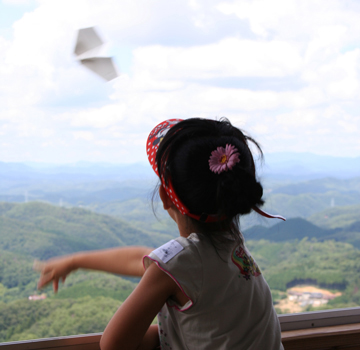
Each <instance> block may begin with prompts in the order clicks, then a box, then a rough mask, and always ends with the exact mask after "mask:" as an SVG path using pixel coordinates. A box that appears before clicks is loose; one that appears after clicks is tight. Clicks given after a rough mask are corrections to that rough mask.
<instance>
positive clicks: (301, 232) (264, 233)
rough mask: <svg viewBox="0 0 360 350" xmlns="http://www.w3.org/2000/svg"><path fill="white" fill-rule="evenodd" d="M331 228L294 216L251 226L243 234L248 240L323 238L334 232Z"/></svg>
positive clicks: (277, 240) (275, 240) (280, 240)
mask: <svg viewBox="0 0 360 350" xmlns="http://www.w3.org/2000/svg"><path fill="white" fill-rule="evenodd" d="M335 232H336V231H335V230H333V229H323V228H321V227H318V226H316V225H314V224H312V223H311V222H309V221H307V220H305V219H301V218H294V219H288V220H287V221H285V222H279V223H278V224H276V225H274V226H271V227H268V228H267V227H264V226H253V227H251V228H249V229H248V230H246V231H245V233H244V236H245V238H246V239H248V240H260V239H266V240H269V241H273V242H282V241H291V240H295V239H298V240H301V239H303V238H305V237H308V238H317V239H319V240H320V239H323V238H325V237H327V236H330V235H332V234H334V233H335Z"/></svg>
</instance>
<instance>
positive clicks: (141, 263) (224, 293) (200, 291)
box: [39, 119, 283, 350]
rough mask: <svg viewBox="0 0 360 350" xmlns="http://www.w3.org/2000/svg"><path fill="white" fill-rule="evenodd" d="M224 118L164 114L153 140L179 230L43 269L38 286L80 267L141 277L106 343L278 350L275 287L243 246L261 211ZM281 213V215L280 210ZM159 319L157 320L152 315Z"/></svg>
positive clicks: (244, 143) (248, 161)
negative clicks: (249, 218) (249, 223)
mask: <svg viewBox="0 0 360 350" xmlns="http://www.w3.org/2000/svg"><path fill="white" fill-rule="evenodd" d="M249 142H252V143H253V144H254V145H255V146H256V147H257V148H258V149H259V151H260V152H261V150H260V148H259V146H258V144H257V143H256V142H255V141H254V140H253V139H251V138H250V137H248V136H246V135H245V134H244V133H243V132H242V131H240V130H239V129H237V128H235V127H234V126H232V125H231V123H230V122H229V121H227V120H220V121H214V120H207V119H187V120H183V121H182V120H178V119H172V120H167V121H164V122H162V123H160V124H159V125H157V126H156V127H155V128H154V129H153V130H152V132H151V133H150V135H149V137H148V140H147V147H146V148H147V155H148V159H149V162H150V164H151V166H152V167H153V169H154V171H155V172H156V174H157V175H158V176H159V179H160V185H159V194H160V198H161V201H162V203H163V207H164V209H165V210H167V212H168V214H169V215H170V217H171V218H172V219H173V220H174V221H175V222H176V224H177V226H178V229H179V237H178V238H176V239H174V240H172V241H170V242H168V243H166V244H164V245H163V246H161V247H160V248H157V249H155V250H152V249H150V248H145V247H124V248H115V249H110V250H100V251H94V252H84V253H78V254H74V255H70V256H66V257H62V258H57V259H52V260H49V261H48V262H45V263H42V264H41V266H40V270H41V277H40V280H39V287H40V288H41V287H42V286H44V285H46V284H48V283H50V282H51V281H52V282H53V285H54V289H55V291H56V290H57V288H58V281H59V279H64V278H65V277H66V275H67V274H69V273H70V272H71V271H74V270H76V269H78V268H86V269H95V270H101V271H107V272H112V273H117V274H123V275H131V276H142V279H141V281H140V282H139V284H138V286H137V287H136V288H135V290H134V291H133V293H132V294H131V295H130V296H129V297H128V298H127V299H126V301H125V302H124V303H123V304H122V305H121V307H120V308H119V309H118V311H117V312H116V313H115V315H114V316H113V318H112V319H111V320H110V322H109V324H108V326H107V327H106V329H105V331H104V333H103V336H102V338H101V341H100V347H101V349H102V350H107V349H149V350H150V349H155V348H157V347H159V346H160V347H161V349H164V350H167V349H172V350H183V349H189V350H190V349H196V350H199V349H200V350H201V349H219V350H235V349H236V350H240V349H244V350H245V349H254V350H255V349H256V350H259V349H266V350H281V349H283V347H282V344H281V333H280V326H279V321H278V318H277V315H276V312H275V310H274V308H273V305H272V299H271V293H270V290H269V287H268V285H267V283H266V281H265V280H264V278H263V276H262V274H261V271H260V269H259V267H258V266H257V264H256V262H255V261H254V259H253V258H252V257H251V255H250V253H249V252H248V250H247V249H246V247H245V244H244V240H243V237H242V235H241V233H240V229H239V219H240V217H241V215H245V214H248V213H250V212H251V211H252V210H255V211H257V212H258V213H260V214H261V215H264V216H267V217H274V216H272V215H270V214H267V213H265V212H263V211H262V210H261V209H259V207H260V206H261V205H263V203H264V201H263V200H262V194H263V189H262V186H261V184H260V183H259V182H258V181H257V178H256V170H255V164H254V159H253V156H252V153H251V151H250V148H249V144H248V143H249ZM278 218H281V217H278ZM155 316H157V317H158V325H157V326H155V325H151V322H152V320H153V319H154V317H155Z"/></svg>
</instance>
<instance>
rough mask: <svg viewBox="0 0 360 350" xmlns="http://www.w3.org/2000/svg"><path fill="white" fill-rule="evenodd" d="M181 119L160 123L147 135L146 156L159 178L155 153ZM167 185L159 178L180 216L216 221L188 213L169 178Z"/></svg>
mask: <svg viewBox="0 0 360 350" xmlns="http://www.w3.org/2000/svg"><path fill="white" fill-rule="evenodd" d="M181 121H182V119H169V120H165V121H163V122H162V123H160V124H158V125H157V126H155V128H154V129H153V130H152V131H151V133H150V134H149V137H148V139H147V142H146V154H147V157H148V159H149V162H150V165H151V167H152V168H153V170H154V171H155V173H156V174H157V175H158V176H159V171H158V168H157V166H156V162H155V158H156V152H157V150H158V148H159V144H160V142H161V141H162V140H163V138H164V136H165V135H166V133H167V132H168V131H169V130H170V129H171V128H172V127H173V126H174V125H176V124H177V123H179V122H181ZM168 180H169V181H168V184H166V183H165V181H164V178H163V177H162V178H161V184H162V186H163V187H164V189H165V191H166V193H167V195H168V196H169V198H170V199H171V201H172V202H173V204H174V205H175V206H176V208H177V209H178V210H179V211H180V213H181V214H183V215H187V216H190V217H191V218H193V219H195V220H200V221H203V222H214V221H218V217H217V216H216V215H207V214H202V215H195V214H192V213H190V211H189V209H188V208H187V207H186V206H185V205H184V204H183V203H182V202H181V200H180V198H179V197H178V196H177V194H176V193H175V191H174V188H173V185H172V183H171V178H169V179H168Z"/></svg>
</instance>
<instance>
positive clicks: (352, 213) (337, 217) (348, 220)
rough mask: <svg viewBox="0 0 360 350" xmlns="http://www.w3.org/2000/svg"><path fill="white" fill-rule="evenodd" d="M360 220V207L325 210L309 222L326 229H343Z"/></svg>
mask: <svg viewBox="0 0 360 350" xmlns="http://www.w3.org/2000/svg"><path fill="white" fill-rule="evenodd" d="M359 220H360V205H347V206H343V207H334V208H328V209H325V210H323V211H321V212H319V213H316V214H314V215H312V216H310V218H309V221H311V222H312V223H314V224H315V225H318V226H321V227H326V228H341V227H344V226H348V225H351V224H352V223H354V222H356V221H359Z"/></svg>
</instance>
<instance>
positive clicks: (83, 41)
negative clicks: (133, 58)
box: [74, 27, 118, 81]
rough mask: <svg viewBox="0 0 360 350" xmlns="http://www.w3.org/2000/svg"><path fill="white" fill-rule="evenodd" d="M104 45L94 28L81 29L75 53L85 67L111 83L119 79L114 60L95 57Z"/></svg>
mask: <svg viewBox="0 0 360 350" xmlns="http://www.w3.org/2000/svg"><path fill="white" fill-rule="evenodd" d="M103 44H104V42H103V41H102V40H101V39H100V37H99V35H98V34H97V33H96V31H95V29H94V28H93V27H90V28H83V29H79V32H78V36H77V41H76V45H75V50H74V53H75V55H76V57H77V59H78V60H79V62H80V63H81V64H82V65H83V66H85V67H86V68H88V69H90V70H91V71H93V72H94V73H96V74H97V75H99V76H101V77H102V78H103V79H105V80H107V81H110V80H112V79H115V78H116V77H118V73H117V71H116V67H115V64H114V62H113V60H112V58H111V57H95V55H96V54H97V53H98V52H99V49H100V47H101V46H102V45H103Z"/></svg>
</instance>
